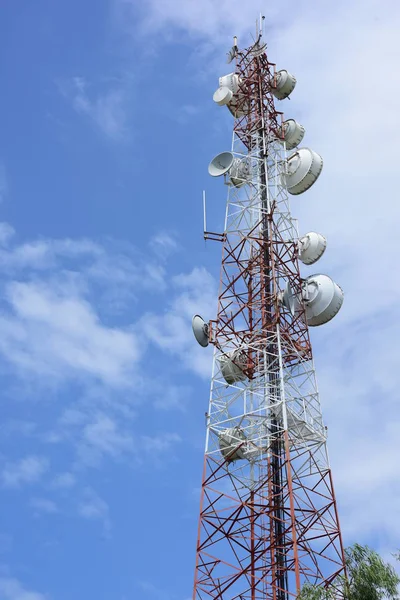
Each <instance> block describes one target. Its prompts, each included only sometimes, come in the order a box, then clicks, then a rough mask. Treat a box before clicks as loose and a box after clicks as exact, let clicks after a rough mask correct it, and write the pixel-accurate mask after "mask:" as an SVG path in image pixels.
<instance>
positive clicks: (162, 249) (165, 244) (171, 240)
mask: <svg viewBox="0 0 400 600" xmlns="http://www.w3.org/2000/svg"><path fill="white" fill-rule="evenodd" d="M150 247H151V248H152V250H153V251H154V252H155V253H156V255H157V256H158V257H159V258H161V259H165V258H168V256H170V255H171V254H172V253H173V252H175V251H176V250H177V248H178V244H177V241H176V239H175V237H174V236H173V235H171V234H170V233H167V232H166V231H160V232H159V233H157V234H156V235H154V236H153V237H152V238H151V239H150Z"/></svg>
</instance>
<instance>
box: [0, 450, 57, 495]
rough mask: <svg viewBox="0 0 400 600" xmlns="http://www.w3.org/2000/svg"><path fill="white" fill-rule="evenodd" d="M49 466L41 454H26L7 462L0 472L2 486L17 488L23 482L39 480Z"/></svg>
mask: <svg viewBox="0 0 400 600" xmlns="http://www.w3.org/2000/svg"><path fill="white" fill-rule="evenodd" d="M48 468H49V461H48V460H47V459H46V458H44V457H43V456H34V455H32V456H26V457H25V458H22V459H21V460H20V461H18V462H14V463H12V462H7V463H6V464H5V465H4V467H3V469H2V472H1V479H2V482H3V486H4V487H7V488H18V487H21V486H22V485H24V484H33V483H36V482H37V481H39V480H40V479H41V478H42V476H43V475H44V473H46V471H47V470H48Z"/></svg>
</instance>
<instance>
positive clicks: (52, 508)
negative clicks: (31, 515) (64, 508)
mask: <svg viewBox="0 0 400 600" xmlns="http://www.w3.org/2000/svg"><path fill="white" fill-rule="evenodd" d="M29 506H30V507H31V508H33V509H34V511H35V514H40V513H45V514H56V513H58V512H59V510H58V507H57V504H56V503H55V502H54V501H53V500H49V498H31V500H30V501H29Z"/></svg>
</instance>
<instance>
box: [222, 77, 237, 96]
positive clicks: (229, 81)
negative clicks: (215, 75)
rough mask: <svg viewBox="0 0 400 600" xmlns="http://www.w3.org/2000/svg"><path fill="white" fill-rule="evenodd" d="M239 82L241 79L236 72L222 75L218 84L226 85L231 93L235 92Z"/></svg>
mask: <svg viewBox="0 0 400 600" xmlns="http://www.w3.org/2000/svg"><path fill="white" fill-rule="evenodd" d="M240 83H241V80H240V78H239V75H237V73H229V75H224V76H223V77H220V78H219V86H220V87H227V88H228V89H229V90H230V91H231V92H232V94H236V92H237V91H238V89H239V85H240Z"/></svg>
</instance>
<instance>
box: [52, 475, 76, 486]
mask: <svg viewBox="0 0 400 600" xmlns="http://www.w3.org/2000/svg"><path fill="white" fill-rule="evenodd" d="M75 484H76V477H75V475H74V474H73V473H69V472H68V471H67V472H65V473H59V474H58V475H57V476H56V477H55V478H54V479H53V481H52V484H51V485H52V487H54V488H58V489H70V488H72V487H74V485H75Z"/></svg>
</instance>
